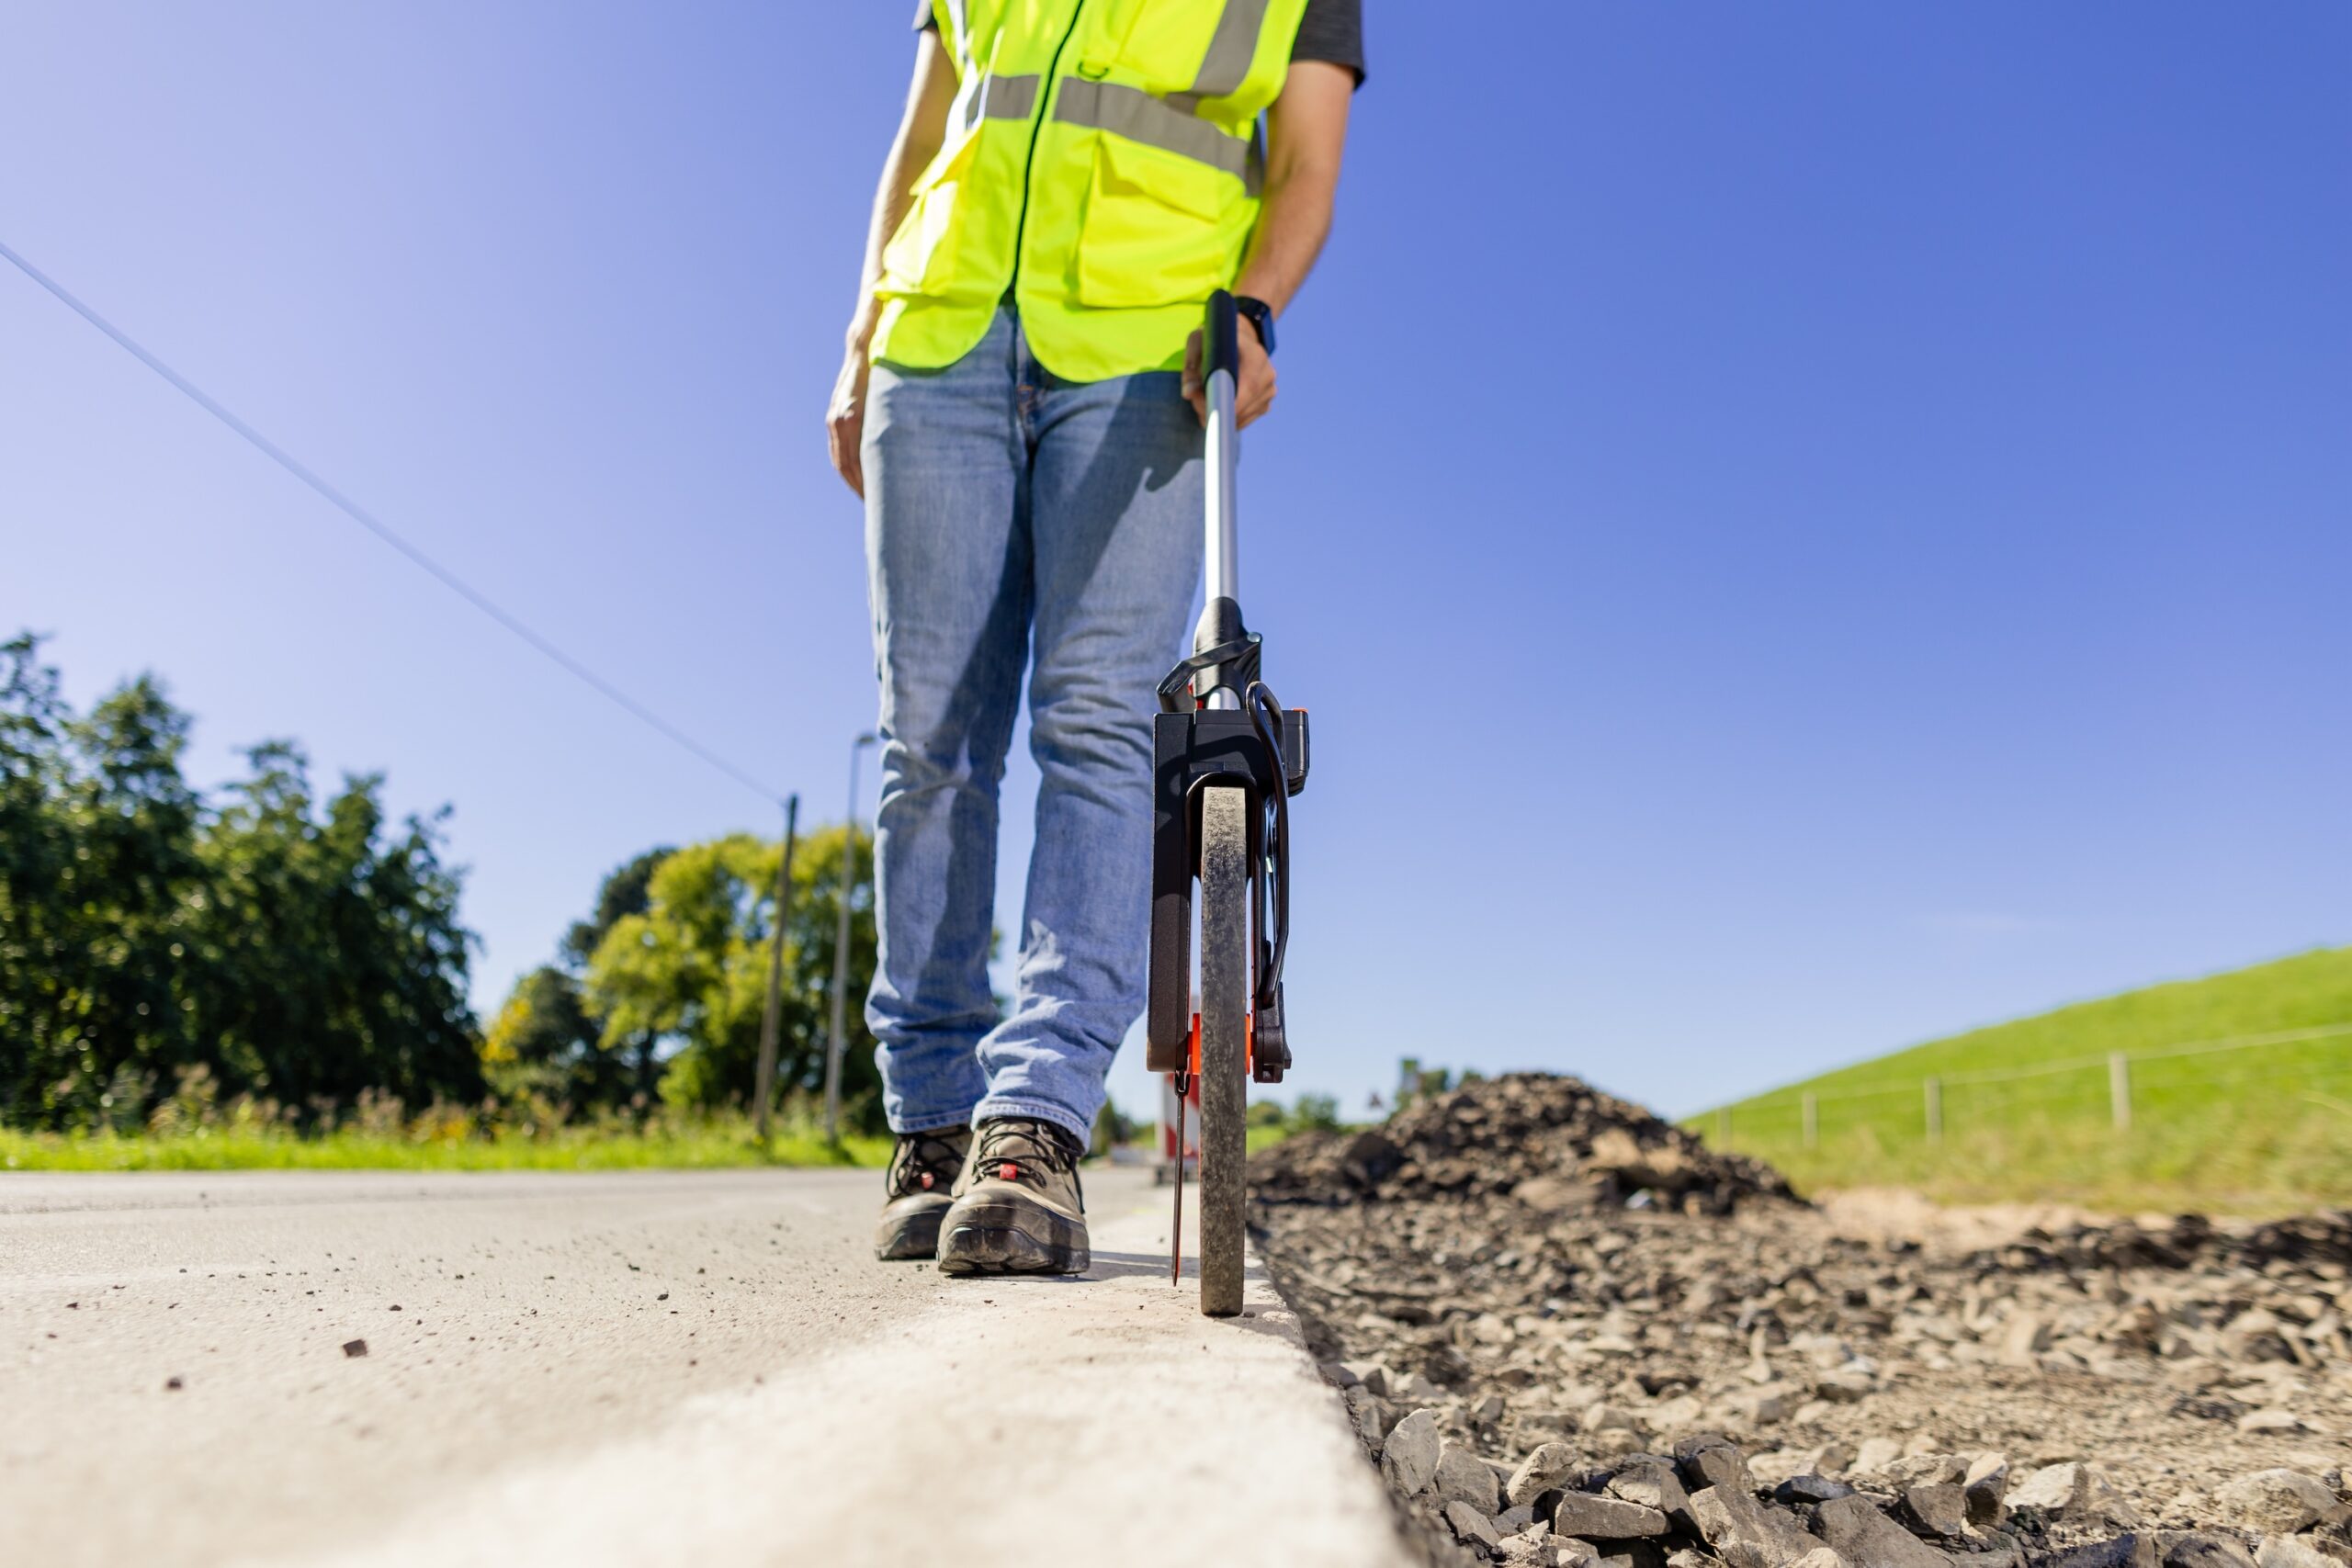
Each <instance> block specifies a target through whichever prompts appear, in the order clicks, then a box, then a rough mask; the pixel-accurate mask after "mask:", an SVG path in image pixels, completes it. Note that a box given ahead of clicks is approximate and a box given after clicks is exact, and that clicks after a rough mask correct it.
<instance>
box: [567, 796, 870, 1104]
mask: <svg viewBox="0 0 2352 1568" xmlns="http://www.w3.org/2000/svg"><path fill="white" fill-rule="evenodd" d="M848 844H849V836H848V833H847V830H846V829H842V828H839V827H834V828H828V829H821V830H820V831H818V832H816V833H813V834H811V835H809V836H808V837H806V838H804V839H802V840H800V842H799V844H798V846H797V849H796V850H795V852H794V854H793V863H792V893H791V897H790V900H789V904H790V908H789V909H788V911H787V914H786V920H785V933H784V934H785V949H784V984H783V1009H782V1016H781V1026H780V1028H779V1031H778V1039H777V1053H776V1084H777V1087H778V1090H779V1092H780V1093H781V1094H783V1095H786V1096H787V1097H788V1096H790V1095H793V1094H795V1093H796V1092H797V1093H815V1092H818V1091H820V1090H821V1089H822V1087H823V1084H824V1071H825V1040H826V1031H827V1028H828V1017H827V1010H828V1006H829V998H830V996H831V984H832V965H833V942H834V934H835V922H836V920H837V919H838V917H839V911H840V908H841V904H840V898H841V888H842V861H843V857H844V854H845V853H846V852H847V847H848ZM872 850H873V846H872V843H871V841H870V840H866V839H865V837H864V836H863V835H860V836H859V838H858V840H857V842H856V846H855V856H854V863H853V883H852V888H851V897H850V943H849V954H850V963H849V977H848V985H847V987H845V990H844V996H845V998H846V1003H845V1006H844V1010H843V1034H844V1038H845V1048H844V1051H843V1056H842V1105H843V1108H844V1116H845V1118H846V1119H847V1120H848V1122H849V1123H850V1124H851V1125H853V1126H856V1127H859V1128H862V1129H864V1130H865V1131H869V1132H873V1131H878V1130H879V1129H880V1127H881V1124H882V1122H881V1092H880V1091H881V1077H880V1073H879V1070H878V1068H877V1066H876V1063H875V1059H874V1037H873V1036H872V1035H871V1034H870V1033H868V1032H867V1031H866V1028H865V1007H864V998H865V991H866V987H867V986H868V985H869V984H870V983H871V981H872V978H873V975H874V943H875V939H874V909H873V881H872V878H873V853H872ZM782 853H783V845H782V844H781V843H780V842H775V841H769V840H761V839H757V838H754V837H752V835H750V834H748V833H737V834H732V835H729V837H727V838H723V839H714V840H709V841H708V842H706V843H700V844H690V845H688V846H687V847H685V848H684V849H681V850H677V851H675V852H670V853H668V854H666V855H664V856H663V857H662V859H661V860H660V861H659V863H657V864H656V865H654V866H653V867H652V868H651V870H650V875H649V876H648V877H647V879H646V882H645V899H644V903H643V907H642V908H639V909H637V910H634V911H632V912H628V913H623V914H619V915H618V916H617V918H616V919H612V920H611V921H610V923H609V924H608V925H607V927H606V928H605V931H604V933H603V935H602V936H601V937H600V938H599V939H598V941H597V942H596V945H595V947H594V950H593V952H592V953H590V955H589V958H588V962H587V975H586V980H585V986H584V1000H585V1003H586V1006H587V1008H588V1010H589V1011H590V1012H591V1013H592V1014H593V1015H594V1016H595V1017H596V1018H597V1019H599V1020H600V1021H601V1025H602V1038H603V1041H604V1043H605V1046H606V1047H607V1048H611V1047H615V1046H616V1045H619V1044H622V1043H626V1042H629V1041H648V1042H659V1043H660V1044H661V1047H662V1049H663V1050H664V1051H665V1052H666V1053H667V1057H668V1069H667V1071H666V1072H665V1073H664V1074H663V1075H662V1085H661V1093H662V1100H664V1101H665V1102H667V1103H668V1104H670V1105H671V1106H673V1107H674V1108H677V1109H681V1110H685V1109H695V1110H714V1109H718V1108H720V1107H738V1106H745V1105H747V1104H748V1103H749V1101H750V1100H751V1096H752V1078H753V1075H754V1072H755V1070H756V1066H757V1062H758V1056H759V1042H760V1022H761V1016H762V1013H763V1010H764V1008H765V1006H766V999H767V977H768V964H769V943H770V942H771V940H772V938H773V934H774V932H775V874H776V863H777V860H778V858H779V857H780V856H781V854H782ZM624 869H627V868H624Z"/></svg>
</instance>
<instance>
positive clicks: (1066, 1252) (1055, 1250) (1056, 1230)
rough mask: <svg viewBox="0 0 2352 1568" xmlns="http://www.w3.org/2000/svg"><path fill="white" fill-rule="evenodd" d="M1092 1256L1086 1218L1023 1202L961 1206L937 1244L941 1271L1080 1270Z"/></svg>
mask: <svg viewBox="0 0 2352 1568" xmlns="http://www.w3.org/2000/svg"><path fill="white" fill-rule="evenodd" d="M1093 1261H1094V1257H1093V1254H1092V1253H1091V1251H1090V1250H1089V1249H1088V1247H1087V1244H1086V1222H1085V1221H1084V1220H1072V1219H1069V1218H1067V1217H1065V1216H1064V1215H1061V1214H1057V1213H1054V1212H1053V1211H1052V1210H1051V1209H1046V1208H1043V1207H1039V1206H1036V1205H1034V1204H1026V1203H1023V1204H1012V1203H982V1204H969V1205H964V1206H962V1207H961V1209H960V1211H959V1212H958V1213H957V1214H956V1224H955V1226H954V1228H953V1229H951V1230H949V1231H948V1233H947V1234H946V1235H945V1236H944V1238H942V1239H941V1241H940V1243H939V1271H940V1272H941V1273H943V1274H1082V1273H1084V1272H1085V1271H1086V1269H1087V1266H1088V1265H1089V1264H1091V1263H1092V1262H1093Z"/></svg>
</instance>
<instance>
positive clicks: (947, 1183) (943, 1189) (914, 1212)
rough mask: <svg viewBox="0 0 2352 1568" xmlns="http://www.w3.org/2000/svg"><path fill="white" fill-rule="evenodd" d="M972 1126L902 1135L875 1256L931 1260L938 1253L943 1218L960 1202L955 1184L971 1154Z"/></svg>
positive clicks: (877, 1233) (876, 1229) (877, 1232)
mask: <svg viewBox="0 0 2352 1568" xmlns="http://www.w3.org/2000/svg"><path fill="white" fill-rule="evenodd" d="M971 1147H972V1130H971V1129H970V1128H969V1127H940V1128H936V1129H934V1130H933V1131H931V1132H928V1133H901V1134H899V1147H898V1151H897V1152H896V1153H894V1154H893V1155H891V1156H890V1175H889V1177H888V1186H887V1188H886V1189H885V1190H887V1191H888V1193H889V1198H888V1200H887V1201H885V1202H884V1203H883V1205H882V1223H881V1224H878V1225H876V1226H875V1227H874V1256H875V1257H876V1258H883V1259H885V1260H886V1261H887V1260H888V1259H890V1258H933V1257H935V1256H937V1254H938V1252H939V1217H940V1216H941V1215H942V1214H944V1213H947V1207H948V1205H949V1204H951V1203H953V1202H955V1201H956V1200H955V1198H954V1197H953V1196H952V1193H953V1191H954V1190H955V1187H956V1178H957V1177H959V1176H961V1175H962V1174H963V1173H964V1156H966V1155H967V1154H968V1153H969V1152H971Z"/></svg>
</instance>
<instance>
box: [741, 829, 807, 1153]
mask: <svg viewBox="0 0 2352 1568" xmlns="http://www.w3.org/2000/svg"><path fill="white" fill-rule="evenodd" d="M799 831H800V797H799V796H798V795H793V796H791V797H790V798H788V799H786V801H785V803H784V858H783V859H782V860H781V861H779V862H777V863H776V868H775V932H774V933H773V934H772V935H771V937H770V939H769V942H768V1006H767V1011H765V1012H764V1013H763V1014H761V1015H760V1070H759V1074H758V1076H757V1077H756V1078H755V1079H754V1080H753V1087H752V1104H753V1105H755V1106H757V1107H758V1109H757V1110H756V1111H754V1112H753V1115H752V1121H753V1124H754V1125H755V1126H757V1127H758V1129H759V1134H760V1144H761V1146H762V1147H765V1146H766V1145H767V1141H768V1115H769V1112H770V1111H771V1110H772V1109H773V1108H774V1106H775V1046H776V1033H777V1032H778V1031H779V1030H780V1029H781V1028H782V1027H783V1024H784V924H785V916H786V915H787V914H788V913H790V912H791V909H792V843H793V840H794V839H795V838H797V836H798V834H799Z"/></svg>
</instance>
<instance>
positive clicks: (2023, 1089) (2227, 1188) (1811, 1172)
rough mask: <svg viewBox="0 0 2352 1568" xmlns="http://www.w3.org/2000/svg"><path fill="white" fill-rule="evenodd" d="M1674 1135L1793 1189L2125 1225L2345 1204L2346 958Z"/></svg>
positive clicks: (2286, 969) (2124, 1008) (2349, 1174)
mask: <svg viewBox="0 0 2352 1568" xmlns="http://www.w3.org/2000/svg"><path fill="white" fill-rule="evenodd" d="M2115 1053H2121V1054H2123V1055H2125V1057H2126V1058H2127V1061H2126V1066H2125V1067H2124V1069H2123V1070H2124V1073H2125V1075H2126V1086H2125V1087H2126V1093H2125V1095H2124V1097H2123V1098H2124V1099H2125V1100H2126V1101H2127V1102H2128V1107H2129V1114H2130V1125H2129V1126H2128V1127H2127V1128H2119V1127H2118V1126H2117V1125H2116V1124H2115V1101H2116V1098H2117V1097H2116V1094H2115V1089H2116V1084H2115V1082H2114V1078H2113V1076H2112V1075H2113V1073H2114V1071H2115V1069H2114V1068H2113V1067H2112V1066H2111V1065H2110V1056H2111V1055H2112V1054H2115ZM1930 1080H1934V1088H1933V1089H1930V1087H1929V1082H1930ZM1808 1097H1810V1099H1811V1100H1812V1104H1813V1109H1812V1113H1811V1121H1812V1133H1811V1135H1810V1136H1808V1134H1807V1130H1806V1122H1807V1111H1806V1101H1807V1099H1808ZM1931 1103H1932V1104H1933V1105H1934V1107H1935V1109H1936V1111H1938V1112H1939V1114H1940V1121H1941V1134H1940V1136H1933V1135H1931V1134H1930V1127H1929V1117H1930V1114H1931ZM1687 1125H1688V1126H1689V1127H1690V1128H1691V1131H1693V1132H1695V1133H1698V1134H1702V1136H1704V1137H1705V1138H1706V1139H1707V1140H1708V1141H1709V1142H1710V1143H1713V1144H1716V1145H1725V1144H1726V1143H1727V1144H1728V1146H1730V1147H1732V1148H1735V1149H1738V1150H1740V1151H1742V1152H1743V1153H1747V1154H1753V1155H1758V1156H1762V1157H1763V1158H1765V1159H1768V1160H1770V1161H1771V1162H1772V1163H1773V1164H1775V1165H1777V1166H1779V1167H1780V1168H1781V1169H1782V1170H1784V1171H1786V1172H1787V1173H1788V1175H1789V1176H1790V1178H1791V1179H1792V1180H1794V1181H1795V1182H1796V1183H1797V1184H1798V1185H1799V1187H1801V1188H1804V1189H1806V1190H1816V1189H1820V1188H1825V1187H1852V1186H1866V1185H1881V1184H1898V1185H1904V1186H1910V1187H1917V1188H1919V1189H1920V1190H1924V1191H1927V1192H1928V1193H1930V1194H1932V1195H1934V1196H1936V1197H1939V1198H1942V1199H1946V1200H1949V1201H1991V1200H1999V1199H2053V1200H2064V1201H2074V1202H2081V1203H2086V1204H2091V1205H2094V1206H2097V1207H2101V1208H2107V1209H2116V1210H2121V1211H2125V1212H2133V1211H2142V1210H2150V1209H2167V1208H2186V1207H2199V1208H2222V1209H2234V1210H2273V1209H2285V1208H2291V1207H2298V1206H2309V1205H2312V1204H2320V1203H2338V1204H2340V1203H2352V947H2344V948H2323V949H2319V950H2317V951H2314V952H2311V953H2299V954H2297V955H2296V956H2294V957H2292V958H2282V959H2279V960H2278V961H2277V962H2276V963H2271V964H2256V965H2254V966H2253V967H2251V968H2246V969H2236V970H2232V971H2230V972H2229V973H2227V974H2222V975H2213V976H2207V977H2206V978H2204V979H2201V980H2181V981H2176V982H2172V983H2170V984H2166V985H2161V986H2150V987H2146V988H2144V989H2142V990H2137V991H2127V992H2124V993H2123V994H2122V995H2120V996H2115V997H2108V998H2103V999H2101V1000H2098V1001H2092V1002H2081V1003H2077V1004H2075V1006H2072V1007H2064V1008H2060V1009H2058V1010H2056V1011H2054V1012H2046V1013H2042V1014H2041V1015H2039V1016H2037V1017H2033V1018H2025V1019H2018V1020H2017V1021H2014V1022H2010V1023H2001V1024H1995V1025H1993V1026H1992V1027H1990V1028H1986V1029H1976V1030H1971V1031H1969V1032H1967V1033H1965V1034H1955V1035H1952V1036H1951V1037H1950V1038H1948V1039H1943V1040H1933V1041H1929V1042H1928V1043H1926V1044H1924V1045H1915V1046H1913V1047H1911V1048H1910V1049H1908V1050H1905V1051H1897V1052H1895V1053H1894V1054H1893V1055H1886V1056H1881V1057H1879V1058H1877V1059H1876V1060H1874V1061H1870V1062H1863V1063H1860V1064H1858V1065H1857V1066H1850V1067H1843V1068H1840V1069H1838V1071H1836V1072H1832V1073H1825V1074H1823V1075H1822V1076H1821V1077H1815V1078H1808V1079H1806V1080H1805V1081H1804V1082H1803V1083H1797V1084H1791V1085H1789V1086H1788V1087H1786V1088H1784V1089H1773V1090H1771V1091H1770V1093H1766V1094H1761V1095H1758V1096H1756V1097H1755V1098H1754V1099H1751V1100H1739V1101H1737V1102H1736V1103H1734V1104H1732V1105H1729V1106H1724V1107H1719V1108H1717V1109H1715V1110H1713V1111H1704V1112H1702V1113H1701V1114H1699V1115H1697V1116H1693V1117H1691V1119H1690V1120H1689V1122H1687ZM1726 1130H1728V1137H1727V1138H1726V1135H1725V1134H1726Z"/></svg>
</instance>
